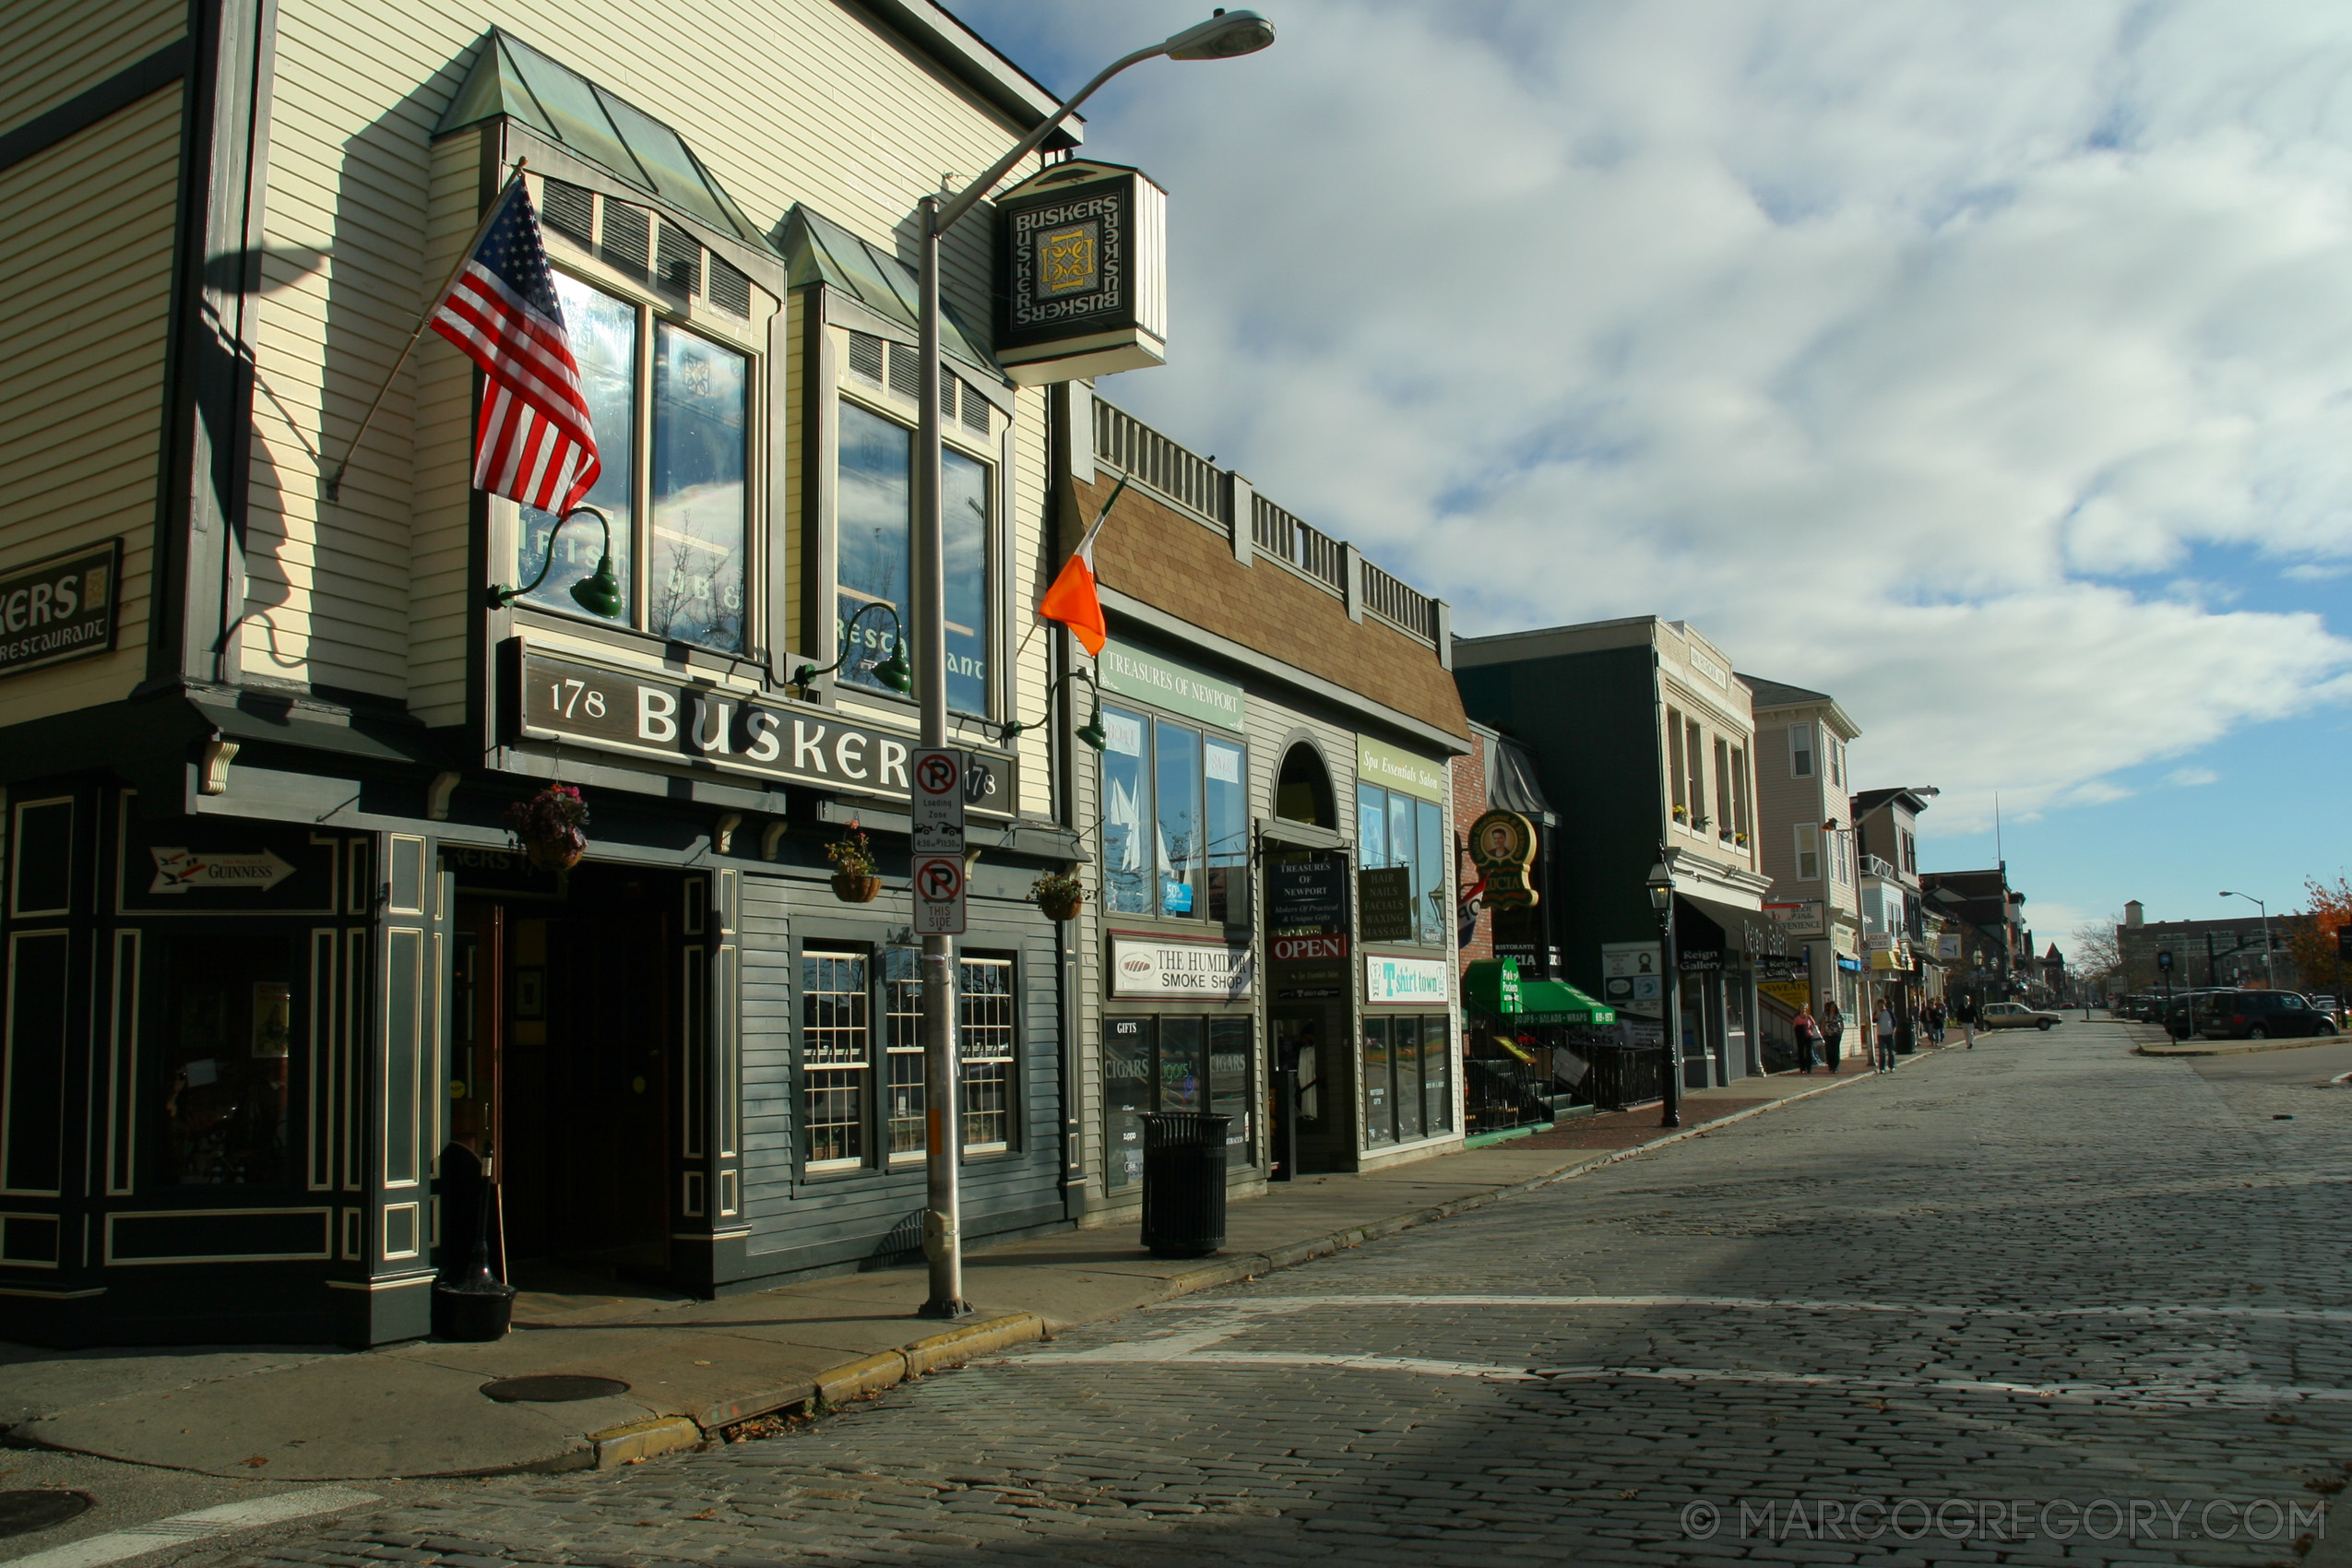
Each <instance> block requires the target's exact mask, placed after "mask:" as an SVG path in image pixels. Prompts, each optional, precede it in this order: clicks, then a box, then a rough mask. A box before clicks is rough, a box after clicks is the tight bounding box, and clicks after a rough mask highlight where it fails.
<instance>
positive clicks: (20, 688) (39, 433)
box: [0, 84, 180, 725]
mask: <svg viewBox="0 0 2352 1568" xmlns="http://www.w3.org/2000/svg"><path fill="white" fill-rule="evenodd" d="M179 137H180V89H179V88H178V86H177V85H176V84H175V85H173V86H172V87H168V88H165V89H162V90H161V91H159V92H156V93H153V94H151V95H149V96H148V97H147V98H144V99H142V100H140V101H138V102H137V103H135V104H132V105H131V106H130V107H129V108H127V109H125V110H123V111H122V112H120V113H116V114H113V115H112V116H110V117H108V118H107V119H105V120H102V121H101V122H100V123H99V124H97V125H92V126H90V127H89V129H88V130H85V131H83V132H81V133H79V134H78V135H77V136H74V137H69V138H68V139H67V140H65V141H64V142H61V143H59V144H58V145H57V146H55V147H53V148H49V149H47V150H46V151H44V152H41V153H38V154H36V155H35V156H33V157H31V158H29V159H27V160H25V161H23V162H21V163H19V164H18V165H16V166H15V167H14V168H12V169H9V170H7V171H6V172H0V278H6V279H8V294H9V298H8V309H7V310H6V312H4V313H0V365H6V367H7V371H6V375H5V376H0V571H6V570H7V569H9V568H11V567H14V566H18V565H21V564H26V563H29V562H32V561H37V560H40V559H42V558H44V557H46V556H50V555H54V554H57V553H60V552H64V551H67V550H72V549H75V548H77V547H79V546H82V545H86V544H89V543H91V542H94V541H96V540H103V539H105V538H107V537H108V536H110V535H113V534H120V535H122V536H123V539H124V552H123V580H122V583H121V585H120V588H119V590H118V591H119V594H120V598H119V600H118V608H117V611H116V613H117V616H118V620H117V623H116V625H117V631H116V637H115V650H114V651H113V652H112V653H108V654H101V655H95V656H93V657H90V658H88V659H71V660H68V661H66V662H65V663H62V664H58V665H55V666H53V667H51V668H49V669H46V670H38V671H28V672H26V673H23V674H20V675H14V676H11V677H9V678H8V679H7V680H6V682H0V725H6V724H16V723H21V722H23V721H24V720H26V719H36V718H40V717H42V715H45V714H51V713H58V712H63V711H65V710H68V709H71V708H76V707H85V706H94V705H96V704H100V703H107V702H115V701H119V700H121V699H122V698H124V697H125V696H128V695H130V691H131V688H132V687H133V686H135V685H137V683H138V682H139V680H140V679H141V678H142V677H143V676H144V675H145V673H146V671H147V621H148V562H149V558H150V555H151V553H152V550H153V541H154V532H155V506H156V497H157V495H158V494H159V493H160V461H161V442H162V429H163V379H164V360H165V352H166V348H167V341H166V339H167V334H168V330H169V317H170V307H171V288H172V221H173V216H174V203H175V198H176V194H177V191H176V187H177V183H178V177H179Z"/></svg>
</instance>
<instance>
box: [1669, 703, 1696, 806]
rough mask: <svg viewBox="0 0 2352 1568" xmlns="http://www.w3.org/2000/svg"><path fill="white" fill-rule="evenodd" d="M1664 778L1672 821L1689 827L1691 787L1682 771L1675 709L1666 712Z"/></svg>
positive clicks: (1679, 726) (1679, 719) (1679, 724)
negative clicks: (1671, 800) (1669, 792)
mask: <svg viewBox="0 0 2352 1568" xmlns="http://www.w3.org/2000/svg"><path fill="white" fill-rule="evenodd" d="M1666 778H1667V788H1668V789H1669V790H1670V791H1671V792H1672V794H1673V799H1674V820H1675V821H1677V822H1679V823H1681V825H1682V826H1685V827H1688V826H1691V792H1690V791H1691V786H1690V780H1689V778H1688V776H1687V775H1685V774H1684V772H1683V771H1682V715H1681V712H1680V711H1679V710H1677V709H1675V708H1671V707H1669V708H1668V709H1667V710H1666Z"/></svg>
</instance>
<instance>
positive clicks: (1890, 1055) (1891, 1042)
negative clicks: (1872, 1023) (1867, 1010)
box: [1877, 1002, 1895, 1073]
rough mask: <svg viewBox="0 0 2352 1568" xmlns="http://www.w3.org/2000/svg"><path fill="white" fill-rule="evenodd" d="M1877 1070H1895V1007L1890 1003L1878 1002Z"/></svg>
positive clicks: (1884, 1071) (1885, 1071) (1889, 1071)
mask: <svg viewBox="0 0 2352 1568" xmlns="http://www.w3.org/2000/svg"><path fill="white" fill-rule="evenodd" d="M1877 1066H1878V1070H1879V1071H1880V1072H1882V1073H1892V1072H1894V1071H1895V1008H1894V1005H1893V1004H1890V1003H1885V1002H1882V1003H1880V1004H1878V1063H1877Z"/></svg>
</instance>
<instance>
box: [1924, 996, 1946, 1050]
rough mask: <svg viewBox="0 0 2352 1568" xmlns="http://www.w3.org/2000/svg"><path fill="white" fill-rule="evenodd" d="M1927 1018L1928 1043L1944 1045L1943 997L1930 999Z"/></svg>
mask: <svg viewBox="0 0 2352 1568" xmlns="http://www.w3.org/2000/svg"><path fill="white" fill-rule="evenodd" d="M1927 1016H1928V1043H1929V1044H1930V1045H1942V1043H1943V1020H1944V1012H1943V998H1942V997H1941V996H1930V998H1928V1006H1927Z"/></svg>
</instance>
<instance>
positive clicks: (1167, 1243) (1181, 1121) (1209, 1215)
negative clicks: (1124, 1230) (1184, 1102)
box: [1143, 1111, 1233, 1258]
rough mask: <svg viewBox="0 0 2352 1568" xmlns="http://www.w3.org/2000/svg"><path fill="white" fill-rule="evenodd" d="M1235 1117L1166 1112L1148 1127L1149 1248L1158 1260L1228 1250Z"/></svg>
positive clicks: (1150, 1119)
mask: <svg viewBox="0 0 2352 1568" xmlns="http://www.w3.org/2000/svg"><path fill="white" fill-rule="evenodd" d="M1232 1120H1233V1119H1232V1118H1231V1117H1229V1116H1218V1115H1216V1114H1214V1113H1212V1112H1209V1111H1159V1112H1157V1113H1156V1114H1153V1115H1148V1116H1146V1117H1145V1118H1144V1119H1143V1123H1144V1238H1143V1239H1144V1245H1145V1246H1146V1247H1148V1248H1150V1249H1151V1253H1152V1255H1153V1256H1154V1257H1161V1258H1199V1257H1206V1256H1208V1255H1209V1254H1210V1253H1214V1252H1216V1251H1218V1249H1219V1248H1221V1247H1223V1246H1224V1245H1225V1160H1226V1156H1225V1133H1226V1128H1227V1127H1228V1126H1229V1125H1230V1124H1231V1123H1232Z"/></svg>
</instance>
